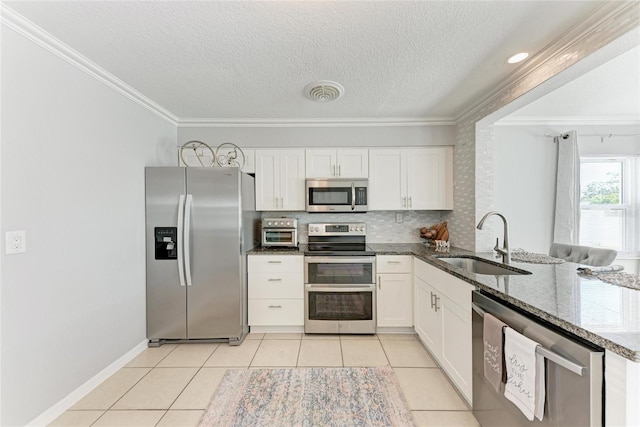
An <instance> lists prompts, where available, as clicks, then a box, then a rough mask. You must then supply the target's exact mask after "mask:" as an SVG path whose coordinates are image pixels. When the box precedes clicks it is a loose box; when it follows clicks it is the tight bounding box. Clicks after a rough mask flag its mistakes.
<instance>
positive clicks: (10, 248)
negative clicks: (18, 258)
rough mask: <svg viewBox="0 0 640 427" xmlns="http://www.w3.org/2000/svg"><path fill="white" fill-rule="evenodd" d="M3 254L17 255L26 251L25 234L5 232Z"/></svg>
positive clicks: (22, 231) (24, 232) (22, 232)
mask: <svg viewBox="0 0 640 427" xmlns="http://www.w3.org/2000/svg"><path fill="white" fill-rule="evenodd" d="M5 243H6V247H5V253H6V254H7V255H11V254H19V253H23V252H26V251H27V232H26V231H24V230H21V231H7V232H6V233H5Z"/></svg>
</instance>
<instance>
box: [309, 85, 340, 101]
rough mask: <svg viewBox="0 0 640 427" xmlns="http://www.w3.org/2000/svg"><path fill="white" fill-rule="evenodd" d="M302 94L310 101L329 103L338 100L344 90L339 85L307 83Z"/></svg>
mask: <svg viewBox="0 0 640 427" xmlns="http://www.w3.org/2000/svg"><path fill="white" fill-rule="evenodd" d="M304 93H305V94H306V95H307V97H308V98H309V99H310V100H312V101H316V102H329V101H333V100H334V99H338V98H340V97H341V96H342V94H343V93H344V88H343V87H342V86H341V85H340V84H339V83H336V82H331V81H328V80H321V81H319V82H313V83H309V84H308V85H307V87H305V88H304Z"/></svg>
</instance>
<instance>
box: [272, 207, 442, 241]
mask: <svg viewBox="0 0 640 427" xmlns="http://www.w3.org/2000/svg"><path fill="white" fill-rule="evenodd" d="M396 213H400V214H401V215H402V222H400V223H398V222H396ZM442 215H443V214H442V213H441V212H440V211H375V212H366V213H358V214H352V213H339V214H337V213H335V214H334V213H308V212H297V211H296V212H280V211H278V212H262V217H263V218H267V217H268V218H279V217H287V218H297V219H298V239H299V241H300V243H307V242H308V239H307V237H308V236H307V224H309V223H317V222H320V223H322V222H364V223H365V224H366V225H367V242H368V243H419V242H423V241H424V240H423V239H421V238H420V231H419V230H420V228H421V227H429V226H431V225H434V224H437V223H439V222H441V219H440V218H441V217H442Z"/></svg>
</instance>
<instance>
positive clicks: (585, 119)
mask: <svg viewBox="0 0 640 427" xmlns="http://www.w3.org/2000/svg"><path fill="white" fill-rule="evenodd" d="M544 125H551V126H556V125H572V126H592V125H593V126H597V125H607V126H638V125H640V117H638V116H634V115H631V116H613V117H612V116H609V117H607V116H548V117H543V116H507V117H505V118H503V119H500V120H498V121H497V122H495V123H494V126H544Z"/></svg>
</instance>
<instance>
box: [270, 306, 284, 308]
mask: <svg viewBox="0 0 640 427" xmlns="http://www.w3.org/2000/svg"><path fill="white" fill-rule="evenodd" d="M269 308H282V306H281V305H270V306H269Z"/></svg>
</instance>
